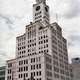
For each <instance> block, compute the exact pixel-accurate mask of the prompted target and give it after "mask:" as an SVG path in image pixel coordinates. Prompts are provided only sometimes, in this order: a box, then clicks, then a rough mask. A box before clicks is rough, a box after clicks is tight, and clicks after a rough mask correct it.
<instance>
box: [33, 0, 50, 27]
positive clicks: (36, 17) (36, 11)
mask: <svg viewBox="0 0 80 80" xmlns="http://www.w3.org/2000/svg"><path fill="white" fill-rule="evenodd" d="M33 22H35V23H36V22H42V23H43V25H44V26H46V25H48V24H49V6H48V5H46V0H36V4H34V5H33Z"/></svg>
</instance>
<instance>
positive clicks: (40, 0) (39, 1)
mask: <svg viewBox="0 0 80 80" xmlns="http://www.w3.org/2000/svg"><path fill="white" fill-rule="evenodd" d="M36 2H37V3H41V2H43V3H46V0H36Z"/></svg>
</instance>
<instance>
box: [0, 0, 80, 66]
mask: <svg viewBox="0 0 80 80" xmlns="http://www.w3.org/2000/svg"><path fill="white" fill-rule="evenodd" d="M34 3H35V0H0V66H2V65H5V61H6V60H8V59H12V58H14V57H15V53H16V36H19V35H21V34H23V33H24V31H25V26H26V25H28V24H29V22H31V21H33V15H32V5H33V4H34ZM47 4H48V5H49V6H50V19H51V23H53V22H55V21H56V13H57V15H58V18H57V22H58V24H59V25H60V26H61V27H62V30H63V36H64V37H65V38H66V39H67V42H68V54H69V60H70V59H71V58H74V57H79V56H80V0H47Z"/></svg>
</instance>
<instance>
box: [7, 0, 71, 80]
mask: <svg viewBox="0 0 80 80" xmlns="http://www.w3.org/2000/svg"><path fill="white" fill-rule="evenodd" d="M36 1H37V4H35V5H33V9H35V7H37V6H39V5H41V7H42V6H43V8H42V9H41V11H43V14H42V15H43V16H45V14H44V13H45V12H44V11H45V10H44V8H45V6H46V5H45V4H46V2H45V1H46V0H44V1H42V0H40V2H39V0H36ZM41 1H42V2H41ZM36 5H37V6H36ZM33 13H34V14H33V17H34V16H35V14H36V12H35V11H34V10H33ZM46 13H47V12H46ZM48 15H49V14H48ZM34 18H35V17H34ZM48 18H49V17H48ZM38 19H39V18H38ZM42 19H43V21H42V22H40V21H37V22H35V19H34V23H30V24H29V25H27V26H26V29H25V31H26V32H25V34H23V35H21V36H18V37H17V38H16V59H14V60H10V61H8V62H7V69H6V73H7V76H6V79H7V80H24V79H26V80H29V79H30V77H31V75H32V76H33V77H34V80H72V78H71V76H70V72H69V71H70V69H69V65H68V53H67V41H66V39H65V38H64V37H63V36H62V29H61V27H60V26H59V25H58V24H57V23H52V24H49V21H48V24H47V23H46V25H44V24H43V22H45V20H46V19H44V18H43V17H42ZM46 21H47V20H46ZM10 63H11V64H13V65H15V68H11V67H8V65H9V64H10ZM12 67H13V66H12ZM8 70H11V72H10V73H9V74H8ZM13 71H14V73H15V76H14V75H13ZM9 77H11V78H9Z"/></svg>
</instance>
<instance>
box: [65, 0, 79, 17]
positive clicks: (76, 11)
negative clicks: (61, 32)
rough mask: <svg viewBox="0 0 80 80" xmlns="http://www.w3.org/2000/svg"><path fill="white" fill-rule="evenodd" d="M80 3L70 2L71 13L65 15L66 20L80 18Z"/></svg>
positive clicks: (75, 0) (73, 0)
mask: <svg viewBox="0 0 80 80" xmlns="http://www.w3.org/2000/svg"><path fill="white" fill-rule="evenodd" d="M79 4H80V1H79V0H70V3H69V11H68V12H67V13H66V14H64V16H65V17H66V18H73V17H76V16H79V15H80V14H79V13H80V6H79Z"/></svg>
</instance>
